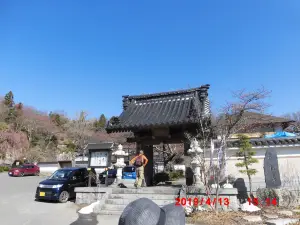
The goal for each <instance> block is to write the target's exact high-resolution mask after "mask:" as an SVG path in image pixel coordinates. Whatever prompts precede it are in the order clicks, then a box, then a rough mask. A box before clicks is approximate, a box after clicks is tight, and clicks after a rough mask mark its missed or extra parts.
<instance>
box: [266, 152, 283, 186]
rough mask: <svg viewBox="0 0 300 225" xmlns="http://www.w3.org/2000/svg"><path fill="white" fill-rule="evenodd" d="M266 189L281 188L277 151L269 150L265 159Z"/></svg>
mask: <svg viewBox="0 0 300 225" xmlns="http://www.w3.org/2000/svg"><path fill="white" fill-rule="evenodd" d="M264 173H265V182H266V188H280V187H281V180H280V173H279V169H278V158H277V152H276V150H275V149H272V148H269V149H268V150H267V151H266V154H265V159H264Z"/></svg>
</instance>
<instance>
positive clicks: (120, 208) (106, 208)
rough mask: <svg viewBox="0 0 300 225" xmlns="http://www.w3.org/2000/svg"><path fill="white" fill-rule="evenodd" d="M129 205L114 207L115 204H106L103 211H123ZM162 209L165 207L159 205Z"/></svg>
mask: <svg viewBox="0 0 300 225" xmlns="http://www.w3.org/2000/svg"><path fill="white" fill-rule="evenodd" d="M126 206H127V205H113V204H105V205H104V206H103V208H102V209H101V211H103V210H107V211H123V210H124V209H125V207H126ZM159 206H160V207H163V205H159Z"/></svg>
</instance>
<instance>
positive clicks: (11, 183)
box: [0, 173, 118, 225]
mask: <svg viewBox="0 0 300 225" xmlns="http://www.w3.org/2000/svg"><path fill="white" fill-rule="evenodd" d="M43 179H45V178H43V177H34V176H26V177H9V176H8V175H7V173H0V180H1V189H0V219H1V222H0V224H1V225H53V224H57V225H71V224H72V225H73V224H77V223H76V221H77V219H78V215H77V210H78V207H77V206H76V205H75V204H74V203H73V202H68V203H65V204H61V203H52V202H36V201H35V200H34V196H35V190H36V187H37V185H38V183H39V182H40V181H41V180H43ZM97 221H98V223H95V225H97V224H101V225H102V224H103V225H104V224H105V225H117V224H118V218H117V217H111V216H107V217H102V216H101V217H100V216H97ZM82 225H84V224H82Z"/></svg>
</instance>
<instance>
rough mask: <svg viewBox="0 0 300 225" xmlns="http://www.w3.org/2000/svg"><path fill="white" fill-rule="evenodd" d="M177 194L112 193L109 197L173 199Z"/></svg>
mask: <svg viewBox="0 0 300 225" xmlns="http://www.w3.org/2000/svg"><path fill="white" fill-rule="evenodd" d="M177 197H178V196H177V195H173V194H170V195H166V194H142V195H141V194H110V197H109V199H132V200H136V199H139V198H149V199H151V200H173V201H175V199H176V198H177Z"/></svg>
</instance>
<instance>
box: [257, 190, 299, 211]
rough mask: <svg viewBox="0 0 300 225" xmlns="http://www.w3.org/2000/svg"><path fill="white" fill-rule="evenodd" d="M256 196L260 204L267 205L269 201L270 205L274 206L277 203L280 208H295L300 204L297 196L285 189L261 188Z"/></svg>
mask: <svg viewBox="0 0 300 225" xmlns="http://www.w3.org/2000/svg"><path fill="white" fill-rule="evenodd" d="M256 195H257V198H258V202H260V203H262V204H265V205H266V202H267V199H268V200H269V202H270V205H274V204H273V203H274V201H275V203H277V205H278V206H280V207H285V208H294V207H296V206H297V203H298V201H297V196H296V194H295V193H294V192H292V191H289V190H288V189H285V188H279V189H276V188H259V189H257V192H256Z"/></svg>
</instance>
